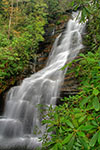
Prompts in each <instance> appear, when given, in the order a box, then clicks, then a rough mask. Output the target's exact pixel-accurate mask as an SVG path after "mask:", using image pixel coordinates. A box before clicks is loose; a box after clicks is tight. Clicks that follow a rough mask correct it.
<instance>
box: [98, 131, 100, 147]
mask: <svg viewBox="0 0 100 150" xmlns="http://www.w3.org/2000/svg"><path fill="white" fill-rule="evenodd" d="M98 143H99V144H100V131H99V133H98Z"/></svg>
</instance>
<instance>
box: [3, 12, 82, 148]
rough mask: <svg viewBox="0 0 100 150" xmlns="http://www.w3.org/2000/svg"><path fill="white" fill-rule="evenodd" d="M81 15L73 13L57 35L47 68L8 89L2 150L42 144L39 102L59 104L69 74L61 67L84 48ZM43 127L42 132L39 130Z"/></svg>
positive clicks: (40, 103) (33, 146)
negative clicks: (63, 29) (60, 92)
mask: <svg viewBox="0 0 100 150" xmlns="http://www.w3.org/2000/svg"><path fill="white" fill-rule="evenodd" d="M77 15H78V13H76V12H75V13H73V14H72V19H70V20H69V21H68V24H67V27H66V29H65V31H64V32H63V33H62V34H61V35H59V36H58V37H57V39H56V41H55V43H54V45H53V48H52V51H51V53H50V56H49V58H48V62H47V64H46V66H45V68H44V69H42V70H41V71H39V72H37V73H35V74H33V75H32V76H30V77H29V78H26V79H24V80H23V82H22V84H21V85H20V86H16V87H13V88H11V90H10V91H9V92H8V95H7V97H6V106H5V111H4V114H3V116H1V117H0V150H35V149H36V148H37V146H41V142H39V136H40V134H41V135H42V134H43V131H44V127H43V126H42V125H41V120H42V113H41V112H40V111H39V109H38V105H42V108H43V106H44V107H45V105H48V106H49V105H56V98H57V97H58V94H59V89H60V86H61V83H62V82H63V80H64V74H65V70H62V69H61V68H62V67H63V66H64V65H65V64H66V63H67V62H69V61H71V60H73V59H74V58H75V57H76V56H77V54H78V53H79V51H80V49H82V48H83V45H82V37H81V35H82V33H83V30H84V27H85V23H79V20H76V18H77ZM60 39H61V40H60ZM39 130H41V133H38V132H36V131H39ZM34 132H36V133H34Z"/></svg>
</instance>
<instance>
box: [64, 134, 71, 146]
mask: <svg viewBox="0 0 100 150" xmlns="http://www.w3.org/2000/svg"><path fill="white" fill-rule="evenodd" d="M72 135H73V134H69V135H68V136H67V137H66V138H65V139H64V140H63V142H62V144H67V143H68V142H69V140H70V139H71V137H72Z"/></svg>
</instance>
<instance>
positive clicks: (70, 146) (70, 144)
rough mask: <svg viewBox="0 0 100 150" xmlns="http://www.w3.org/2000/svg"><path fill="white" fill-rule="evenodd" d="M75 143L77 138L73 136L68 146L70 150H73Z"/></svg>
mask: <svg viewBox="0 0 100 150" xmlns="http://www.w3.org/2000/svg"><path fill="white" fill-rule="evenodd" d="M74 141H75V136H73V137H72V138H71V140H70V142H69V143H68V145H67V148H68V150H72V148H73V144H74Z"/></svg>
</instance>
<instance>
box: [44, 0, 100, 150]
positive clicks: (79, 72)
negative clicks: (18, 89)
mask: <svg viewBox="0 0 100 150" xmlns="http://www.w3.org/2000/svg"><path fill="white" fill-rule="evenodd" d="M71 5H73V9H75V10H77V8H78V7H81V8H82V17H81V22H82V21H85V20H86V19H88V23H87V35H86V36H85V41H84V43H85V45H87V47H86V51H85V54H80V58H79V59H77V60H74V61H73V63H75V64H76V67H75V68H74V70H70V71H71V72H74V73H75V76H76V77H77V79H78V81H79V82H80V86H79V93H78V94H77V95H76V96H69V97H68V98H67V97H65V98H64V99H62V101H63V102H64V104H63V105H59V106H56V107H55V108H52V106H51V107H50V108H49V110H48V113H47V114H46V116H45V118H44V120H43V123H44V124H47V130H46V132H45V134H44V136H43V138H42V139H43V150H44V149H50V150H82V149H83V150H100V2H99V1H96V0H92V1H90V0H85V1H80V0H77V1H75V2H72V3H71ZM87 41H88V42H87ZM69 74H70V73H69ZM50 134H51V137H50Z"/></svg>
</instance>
